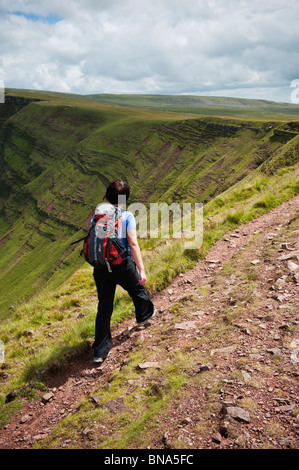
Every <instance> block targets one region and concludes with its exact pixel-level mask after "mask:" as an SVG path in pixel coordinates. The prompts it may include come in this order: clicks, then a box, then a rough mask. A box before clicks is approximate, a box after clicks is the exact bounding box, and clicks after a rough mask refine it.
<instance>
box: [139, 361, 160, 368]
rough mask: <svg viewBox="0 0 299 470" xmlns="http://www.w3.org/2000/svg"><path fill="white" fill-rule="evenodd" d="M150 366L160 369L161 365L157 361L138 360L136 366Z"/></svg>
mask: <svg viewBox="0 0 299 470" xmlns="http://www.w3.org/2000/svg"><path fill="white" fill-rule="evenodd" d="M151 367H157V368H158V369H161V366H160V364H159V362H154V361H152V362H140V363H139V364H138V368H139V369H149V368H151Z"/></svg>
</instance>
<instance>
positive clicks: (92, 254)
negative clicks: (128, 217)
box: [74, 204, 128, 272]
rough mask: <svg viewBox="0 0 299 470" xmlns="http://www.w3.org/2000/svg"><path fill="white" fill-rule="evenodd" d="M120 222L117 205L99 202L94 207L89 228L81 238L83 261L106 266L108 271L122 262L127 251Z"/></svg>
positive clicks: (119, 211) (96, 265)
mask: <svg viewBox="0 0 299 470" xmlns="http://www.w3.org/2000/svg"><path fill="white" fill-rule="evenodd" d="M121 224H122V212H121V209H120V208H119V207H117V206H113V205H112V204H99V205H98V206H97V207H96V210H95V215H94V217H93V219H92V221H91V228H90V230H89V232H88V234H87V235H86V237H84V238H83V240H84V242H83V249H82V251H81V254H83V255H84V259H85V261H87V262H88V263H89V264H91V265H92V266H93V267H99V266H102V267H105V266H106V267H107V269H108V271H109V272H112V268H113V267H115V266H119V265H120V264H121V263H122V262H123V260H124V259H125V257H127V256H128V251H127V250H126V248H125V247H124V244H123V242H122V240H121V238H120V234H121V228H122V227H121ZM81 240H82V239H81ZM78 241H80V240H78ZM74 243H76V242H74Z"/></svg>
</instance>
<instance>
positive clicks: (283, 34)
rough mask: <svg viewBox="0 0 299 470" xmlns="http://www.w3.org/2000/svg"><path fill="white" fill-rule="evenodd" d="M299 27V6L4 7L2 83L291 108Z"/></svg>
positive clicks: (237, 1) (0, 20)
mask: <svg viewBox="0 0 299 470" xmlns="http://www.w3.org/2000/svg"><path fill="white" fill-rule="evenodd" d="M298 24H299V1H298V0H68V1H66V0H0V82H1V81H2V82H3V83H4V86H5V87H6V88H29V89H39V90H51V91H60V92H71V93H79V94H91V93H159V94H196V95H214V96H236V97H245V98H258V99H270V100H275V101H284V102H291V101H292V98H291V93H292V91H293V92H294V91H295V90H294V88H292V87H291V84H292V82H293V86H294V85H295V83H297V82H294V80H298V79H299V27H298ZM298 83H299V80H298ZM297 86H298V88H299V85H297ZM298 96H299V93H298Z"/></svg>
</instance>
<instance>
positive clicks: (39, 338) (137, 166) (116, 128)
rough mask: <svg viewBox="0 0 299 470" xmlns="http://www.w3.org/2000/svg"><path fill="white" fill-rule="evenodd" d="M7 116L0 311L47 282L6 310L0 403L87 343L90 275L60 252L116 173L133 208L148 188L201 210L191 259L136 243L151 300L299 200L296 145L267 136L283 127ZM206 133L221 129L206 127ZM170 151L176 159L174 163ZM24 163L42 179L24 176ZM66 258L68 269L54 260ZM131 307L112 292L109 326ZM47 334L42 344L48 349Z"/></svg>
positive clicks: (43, 110)
mask: <svg viewBox="0 0 299 470" xmlns="http://www.w3.org/2000/svg"><path fill="white" fill-rule="evenodd" d="M76 103H77V104H78V101H76ZM60 104H61V102H60ZM15 111H18V114H14V113H15ZM84 113H85V114H84ZM9 115H10V116H12V117H11V118H10V119H9V121H6V122H5V123H4V125H3V126H2V131H1V132H2V137H3V135H4V134H3V133H5V139H2V140H1V155H2V159H1V165H2V171H3V172H4V173H3V174H4V175H5V178H4V181H5V183H6V186H7V188H8V189H7V190H8V193H9V191H10V193H9V194H10V195H9V197H7V198H6V199H5V197H3V202H2V212H1V215H2V217H1V226H0V227H1V237H2V243H1V246H0V249H1V270H2V273H3V277H2V279H1V289H2V290H1V298H2V299H3V298H5V297H6V294H7V293H8V287H10V289H11V293H12V295H11V298H10V299H9V302H7V306H8V305H9V304H10V303H11V302H12V301H15V298H16V297H22V296H24V297H25V296H27V297H28V296H30V295H31V293H32V292H34V291H35V290H36V289H37V288H38V287H39V286H40V285H42V284H43V282H44V281H45V280H46V279H47V278H48V277H49V276H50V281H51V280H52V279H54V278H55V279H56V282H52V284H51V282H50V283H48V284H46V287H48V288H46V290H45V291H44V292H42V293H41V294H40V295H38V296H36V297H35V298H33V299H32V300H31V301H30V302H27V303H24V304H22V303H21V305H20V306H19V307H16V308H13V309H9V310H6V314H7V312H8V313H9V315H10V321H9V322H7V321H3V322H2V326H1V330H2V333H1V338H2V340H3V341H4V343H5V354H6V363H5V370H6V373H7V374H8V379H7V381H6V383H5V386H4V389H3V390H4V392H5V390H6V391H7V390H9V389H11V388H12V387H13V386H14V385H16V384H22V383H24V381H25V383H26V382H27V381H28V380H31V379H32V378H34V377H35V372H36V371H37V372H38V371H40V370H43V369H45V368H47V367H50V366H51V365H53V363H55V362H56V361H57V360H58V361H64V360H65V359H67V357H68V354H69V353H70V352H71V351H72V350H73V349H75V350H77V349H79V350H80V349H81V348H82V347H85V345H86V341H88V339H89V338H92V335H93V326H94V311H95V308H96V297H95V292H94V286H93V281H92V276H91V269H90V268H89V267H87V266H86V265H85V266H84V267H83V268H80V269H78V270H77V268H78V267H80V264H81V261H80V259H79V258H78V256H77V254H78V250H79V248H78V249H77V250H76V251H75V252H72V251H71V250H70V249H69V242H70V241H71V240H72V239H75V238H76V237H77V234H75V232H76V231H77V229H78V228H79V227H81V226H82V224H83V223H84V221H85V220H86V214H88V213H89V211H90V210H91V209H92V208H93V206H94V201H95V200H96V199H100V198H101V196H102V194H103V190H104V185H105V184H106V181H107V180H109V179H110V178H113V177H115V176H116V175H118V174H117V173H116V171H120V173H121V176H123V177H127V178H128V180H129V182H130V183H131V184H132V187H133V196H134V198H135V199H136V200H140V198H142V197H144V196H145V195H147V194H151V192H150V189H151V188H152V190H153V191H154V192H157V194H158V196H156V198H158V199H159V198H161V199H164V198H166V197H169V198H170V199H169V200H171V198H172V197H174V198H177V199H178V200H179V201H183V200H187V197H185V191H187V190H188V191H189V190H190V193H189V192H188V197H189V198H190V199H193V200H197V198H201V199H199V200H209V202H208V203H207V204H206V205H205V211H204V214H205V223H204V227H205V230H204V243H203V246H202V249H201V250H200V252H199V253H196V254H195V255H196V256H194V253H191V254H190V253H185V252H184V250H183V248H182V244H181V243H180V242H174V243H172V244H171V246H168V247H167V249H165V248H166V245H165V243H163V241H159V240H157V241H156V247H155V250H153V249H152V246H151V244H150V243H148V242H147V241H144V242H142V247H143V253H144V258H145V262H146V266H147V270H148V277H149V284H148V288H149V290H150V291H155V290H157V289H158V290H159V289H161V288H162V287H165V286H166V285H167V283H168V282H169V281H170V280H171V278H172V277H173V276H174V275H175V274H176V273H178V272H180V271H184V270H185V269H187V268H188V267H192V265H193V263H194V262H195V261H196V258H197V257H198V256H204V255H205V254H206V253H207V252H208V250H209V248H210V247H211V245H212V244H213V243H214V242H215V240H217V239H219V238H220V237H221V236H222V235H223V234H224V233H226V231H228V230H230V229H231V228H235V227H236V226H238V225H239V224H240V223H243V222H246V221H247V220H250V219H251V218H253V217H257V216H258V215H260V214H262V213H264V212H267V211H269V210H271V208H273V207H275V206H276V205H278V204H280V203H281V202H283V201H284V200H287V199H289V198H290V197H292V196H293V195H295V194H298V192H299V174H298V155H299V137H295V138H292V139H288V138H286V137H282V136H275V135H273V126H274V127H276V128H284V129H286V130H290V129H288V123H287V122H284V123H282V122H277V121H275V122H257V121H252V120H251V121H250V122H246V121H244V120H243V121H240V122H238V126H240V127H241V129H239V130H236V129H231V128H229V127H227V126H223V124H226V125H231V124H232V122H231V121H229V120H227V121H223V120H219V119H217V120H215V119H211V118H205V119H203V118H201V119H198V118H195V119H194V118H193V119H192V118H190V116H182V117H180V116H175V115H162V114H159V115H157V114H156V113H152V112H145V111H130V112H128V111H124V110H123V109H119V108H117V109H111V108H109V107H106V106H98V105H96V106H95V105H94V104H87V105H86V104H85V103H84V106H83V103H82V104H81V105H80V106H77V107H74V103H73V105H72V106H68V107H66V106H60V105H59V106H58V105H57V102H55V101H53V102H49V103H32V104H30V105H28V106H26V107H23V108H22V107H19V108H18V109H17V108H16V106H11V109H10V112H9V113H8V111H7V115H6V116H5V118H6V119H8V118H9ZM84 116H85V120H84V119H83V117H84ZM82 120H83V122H84V125H83V124H82ZM211 122H212V123H213V124H217V125H219V124H221V126H219V127H217V126H214V127H213V126H210V125H207V124H209V123H211ZM81 124H82V126H81ZM234 125H236V122H235V121H234ZM270 126H272V127H271V128H270ZM168 142H170V145H166V146H165V143H168ZM178 146H180V147H182V148H183V150H182V151H180V152H178V151H177V148H178ZM18 149H19V150H18ZM24 149H25V150H26V149H27V150H26V152H24ZM107 151H109V153H108V154H107V153H106V152H107ZM159 152H160V155H159ZM107 155H108V156H109V158H107ZM136 155H137V157H136ZM11 156H14V158H16V160H14V158H11ZM18 158H20V159H22V161H20V160H19V161H18ZM105 158H106V160H105ZM120 161H121V165H120V170H119V163H120ZM32 162H34V163H35V164H36V165H38V167H39V168H40V169H37V167H36V166H35V167H34V169H33V170H32ZM8 163H9V164H8ZM159 165H160V166H159ZM99 166H100V168H101V171H100V172H99ZM157 167H159V171H155V170H156V168H157ZM254 167H256V168H255V169H254ZM163 169H164V170H165V171H164V172H163ZM32 176H34V177H32ZM221 178H223V180H222V181H221ZM140 181H142V182H144V184H145V188H146V191H147V192H144V190H143V191H142V190H141V186H140ZM185 181H187V182H188V185H187V186H185V187H184V186H183V183H184V182H185ZM201 184H202V185H203V187H201ZM202 189H205V191H202ZM217 194H218V196H217ZM83 195H84V197H83ZM3 196H5V195H3ZM153 200H154V198H153ZM4 202H5V204H4ZM15 213H16V216H15ZM5 237H6V238H5ZM63 253H66V254H67V257H66V258H65V257H64V258H63V259H62V254H63ZM53 271H54V273H53ZM74 271H76V272H75V274H74V275H73V277H72V278H70V280H69V281H67V282H66V283H65V284H63V285H62V286H61V287H59V288H57V286H58V285H59V284H61V282H62V281H63V280H66V279H67V278H69V276H70V275H71V273H73V272H74ZM24 273H25V274H26V275H25V276H24ZM54 287H55V288H54ZM128 303H129V306H130V301H129V299H128V297H127V296H126V295H125V294H123V293H122V292H118V297H117V302H116V309H115V315H114V322H118V321H121V320H122V319H123V318H124V315H125V314H127V311H128ZM79 313H80V316H79V317H78V314H79ZM28 331H31V332H32V331H33V332H34V333H33V335H32V334H31V333H30V335H28V334H27V333H28ZM47 332H51V336H50V337H48V340H47V344H45V342H44V337H45V334H46V333H47ZM35 333H36V334H35ZM40 333H41V334H40ZM34 387H36V384H35V385H34V384H33V388H34ZM2 399H3V396H2ZM14 406H16V403H12V405H9V407H14ZM9 407H8V406H7V405H6V406H5V407H4V408H5V410H4V411H8V408H9ZM3 416H4V419H6V418H5V413H3Z"/></svg>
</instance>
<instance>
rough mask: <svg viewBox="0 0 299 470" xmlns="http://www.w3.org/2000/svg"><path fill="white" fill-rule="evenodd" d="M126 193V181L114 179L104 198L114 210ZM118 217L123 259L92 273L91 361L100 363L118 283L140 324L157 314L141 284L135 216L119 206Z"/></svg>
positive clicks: (107, 346)
mask: <svg viewBox="0 0 299 470" xmlns="http://www.w3.org/2000/svg"><path fill="white" fill-rule="evenodd" d="M129 196H130V188H129V186H128V184H127V183H126V182H124V181H122V180H115V181H113V182H112V183H110V184H109V186H108V187H107V189H106V194H105V199H106V200H107V201H108V202H109V203H110V204H112V205H113V206H114V207H115V209H117V208H119V209H121V207H119V201H120V200H121V201H124V200H125V201H126V202H127V200H128V198H129ZM121 217H122V219H121V220H122V224H121V239H122V243H123V245H124V248H125V250H126V251H125V255H124V256H123V257H124V258H125V259H124V260H123V261H122V263H120V264H119V265H117V266H115V267H112V269H108V268H109V266H108V268H107V267H106V266H97V267H95V268H94V272H93V276H94V280H95V283H96V287H97V292H98V310H97V317H96V323H95V341H94V344H93V350H94V362H103V360H104V359H105V358H106V357H107V356H108V355H109V352H110V349H111V345H112V338H111V330H110V321H111V315H112V312H113V303H114V296H115V290H116V286H117V285H120V286H121V287H122V288H123V289H125V290H126V291H127V292H128V293H129V295H130V296H131V298H132V300H133V303H134V307H135V317H136V321H137V324H138V325H139V326H142V325H145V324H146V323H147V322H148V320H150V319H151V318H153V317H154V316H155V314H156V310H155V308H154V305H153V303H152V301H151V299H150V297H149V295H148V293H147V291H146V289H145V287H144V285H145V283H146V274H145V270H144V265H143V261H142V256H141V253H140V248H139V244H138V240H137V233H136V221H135V217H134V215H133V214H132V213H131V212H129V211H126V210H123V209H121ZM132 258H133V259H132ZM133 260H134V261H133Z"/></svg>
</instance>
